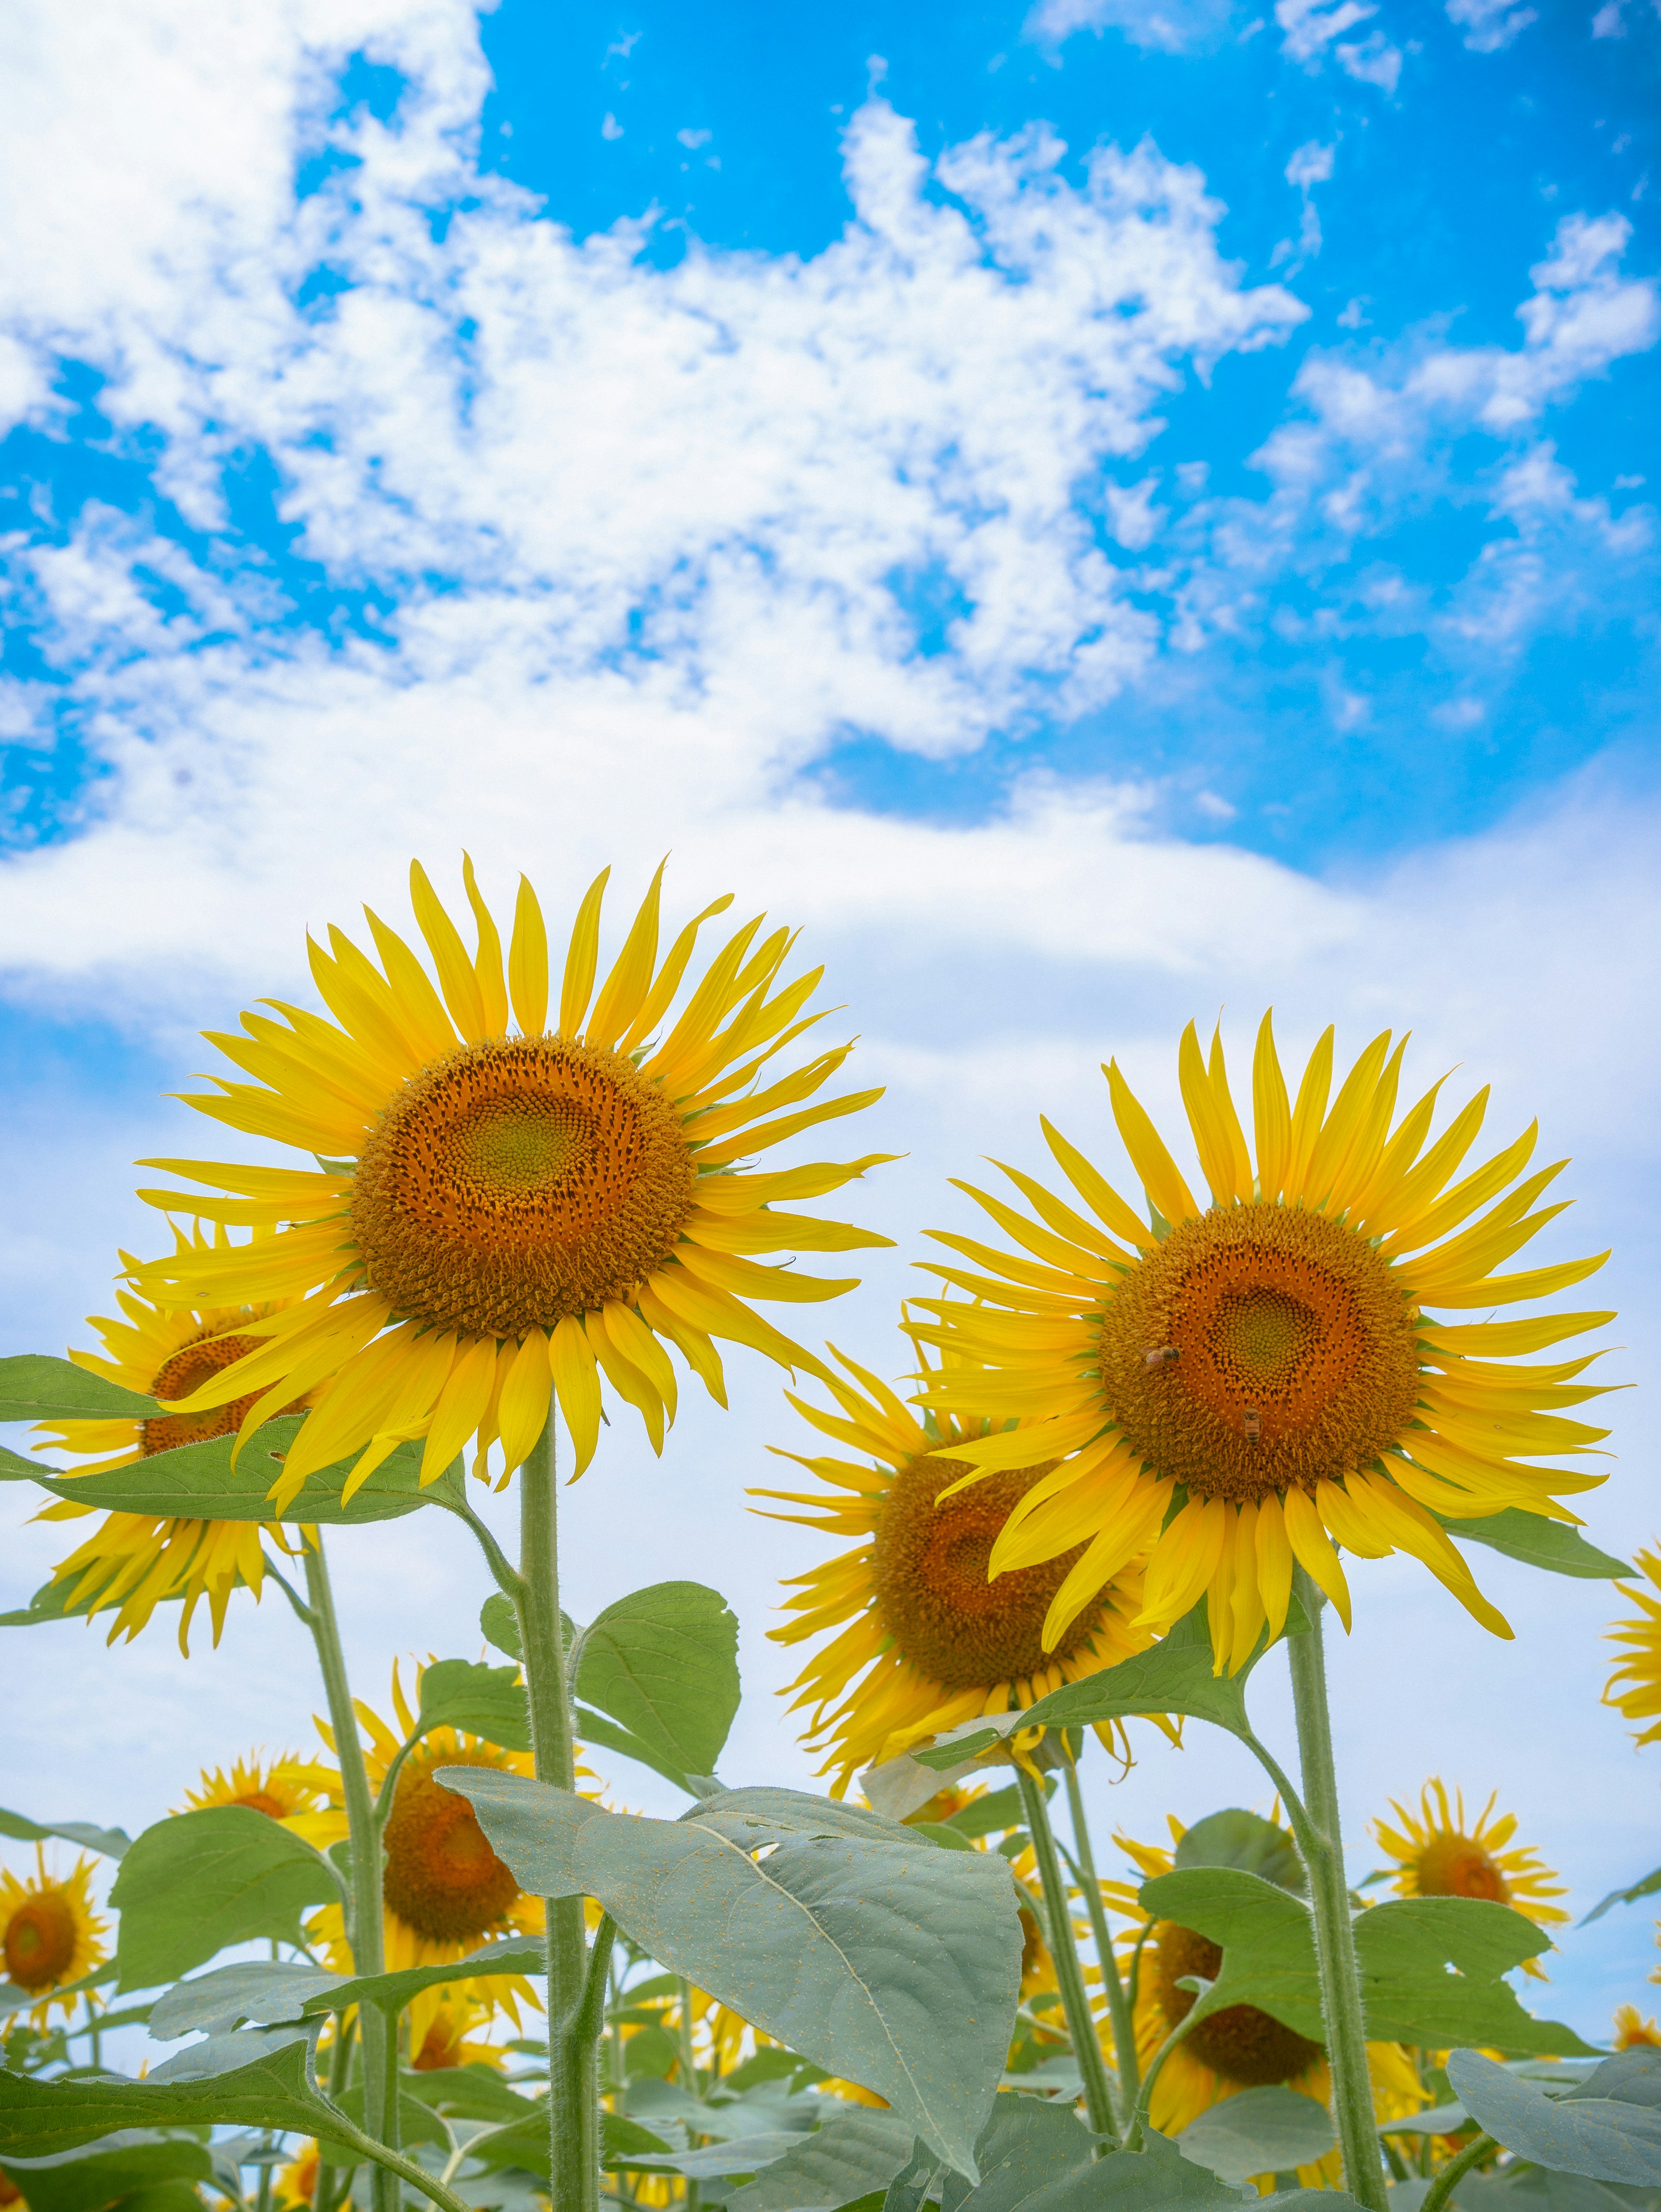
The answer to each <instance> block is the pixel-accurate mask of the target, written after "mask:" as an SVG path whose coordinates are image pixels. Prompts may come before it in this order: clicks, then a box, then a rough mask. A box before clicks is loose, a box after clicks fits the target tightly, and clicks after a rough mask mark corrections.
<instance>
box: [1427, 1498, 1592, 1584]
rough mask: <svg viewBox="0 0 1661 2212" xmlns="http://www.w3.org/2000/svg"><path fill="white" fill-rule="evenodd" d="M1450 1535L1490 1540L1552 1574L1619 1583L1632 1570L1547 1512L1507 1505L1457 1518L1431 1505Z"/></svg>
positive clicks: (1494, 1546)
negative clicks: (1479, 1515) (1468, 1518)
mask: <svg viewBox="0 0 1661 2212" xmlns="http://www.w3.org/2000/svg"><path fill="white" fill-rule="evenodd" d="M1432 1511H1433V1518H1434V1519H1436V1520H1438V1521H1439V1522H1441V1524H1442V1526H1443V1527H1444V1528H1445V1529H1446V1530H1447V1532H1448V1534H1449V1535H1450V1536H1457V1538H1458V1539H1459V1540H1460V1541H1461V1542H1462V1543H1471V1544H1486V1545H1488V1547H1489V1548H1490V1549H1491V1550H1493V1551H1495V1552H1503V1553H1505V1555H1506V1558H1507V1559H1521V1560H1522V1561H1523V1562H1524V1565H1528V1566H1530V1567H1540V1568H1542V1569H1543V1570H1544V1571H1545V1572H1546V1573H1548V1574H1553V1575H1574V1576H1578V1577H1580V1578H1581V1579H1583V1580H1585V1581H1589V1582H1620V1581H1621V1580H1623V1579H1624V1578H1625V1577H1627V1576H1628V1575H1630V1574H1631V1573H1632V1569H1631V1567H1630V1566H1629V1565H1628V1564H1627V1562H1626V1560H1624V1559H1611V1558H1610V1557H1609V1553H1607V1552H1600V1551H1599V1550H1598V1549H1597V1547H1596V1546H1595V1545H1592V1544H1589V1543H1588V1542H1587V1541H1586V1540H1585V1537H1584V1536H1583V1535H1582V1534H1580V1531H1579V1529H1578V1528H1570V1527H1569V1525H1568V1523H1567V1522H1565V1521H1548V1520H1547V1518H1546V1517H1545V1516H1544V1514H1542V1513H1524V1510H1522V1508H1521V1507H1520V1506H1518V1505H1508V1506H1506V1510H1505V1511H1504V1512H1503V1513H1489V1514H1487V1515H1485V1516H1483V1517H1482V1519H1480V1520H1476V1521H1452V1520H1450V1519H1449V1518H1448V1516H1447V1515H1446V1514H1445V1513H1437V1512H1435V1511H1434V1509H1432Z"/></svg>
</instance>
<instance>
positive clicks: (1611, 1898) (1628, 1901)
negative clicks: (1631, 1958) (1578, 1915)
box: [1580, 1867, 1661, 1928]
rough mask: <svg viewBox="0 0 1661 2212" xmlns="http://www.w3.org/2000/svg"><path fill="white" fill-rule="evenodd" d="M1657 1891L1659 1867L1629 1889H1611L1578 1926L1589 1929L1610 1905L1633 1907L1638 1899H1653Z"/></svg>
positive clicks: (1659, 1882) (1659, 1881)
mask: <svg viewBox="0 0 1661 2212" xmlns="http://www.w3.org/2000/svg"><path fill="white" fill-rule="evenodd" d="M1658 1889H1661V1867H1657V1869H1655V1872H1654V1873H1653V1874H1646V1875H1645V1876H1644V1879H1643V1880H1642V1881H1635V1882H1634V1884H1633V1885H1632V1887H1631V1888H1630V1889H1612V1890H1611V1891H1610V1892H1609V1895H1608V1896H1607V1897H1606V1898H1603V1899H1601V1901H1600V1902H1599V1903H1597V1905H1593V1907H1592V1908H1591V1911H1590V1912H1589V1913H1588V1914H1587V1915H1586V1917H1585V1919H1584V1920H1583V1921H1582V1922H1581V1923H1580V1925H1581V1926H1582V1927H1583V1928H1590V1927H1591V1923H1592V1922H1593V1921H1594V1920H1601V1919H1602V1918H1603V1915H1604V1914H1605V1913H1606V1912H1607V1911H1609V1907H1610V1905H1635V1904H1636V1903H1637V1901H1638V1899H1640V1897H1653V1896H1654V1894H1655V1893H1656V1891H1657V1890H1658Z"/></svg>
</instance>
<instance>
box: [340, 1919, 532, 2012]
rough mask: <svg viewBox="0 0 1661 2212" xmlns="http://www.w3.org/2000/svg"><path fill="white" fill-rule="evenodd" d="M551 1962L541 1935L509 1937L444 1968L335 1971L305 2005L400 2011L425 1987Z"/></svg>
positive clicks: (525, 1971) (527, 1970)
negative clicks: (349, 1972) (362, 1971)
mask: <svg viewBox="0 0 1661 2212" xmlns="http://www.w3.org/2000/svg"><path fill="white" fill-rule="evenodd" d="M547 1963H548V1961H547V1957H546V1954H545V1951H544V1948H543V1942H542V1938H541V1937H540V1936H508V1937H507V1938H505V1939H504V1940H503V1941H502V1942H500V1943H487V1944H486V1945H485V1947H484V1949H483V1950H482V1951H473V1952H471V1953H470V1954H468V1956H467V1957H466V1958H465V1959H452V1960H448V1961H447V1963H446V1964H445V1965H443V1966H405V1967H403V1968H402V1969H401V1970H400V1971H399V1972H397V1973H395V1974H353V1975H346V1974H332V1975H331V1976H330V1977H329V1978H328V1984H327V1986H326V1988H320V1989H319V1991H318V1993H317V1994H316V1995H315V1996H311V1997H308V1998H307V2001H306V2004H305V2012H306V2014H307V2017H309V2016H310V2015H313V2014H314V2013H320V2012H344V2011H345V2010H346V2009H347V2008H348V2007H349V2006H351V2005H355V2004H377V2005H379V2006H380V2008H381V2009H382V2011H384V2012H386V2013H388V2014H397V2013H400V2012H402V2011H403V2009H404V2008H405V2005H406V2004H408V2003H409V2002H410V2001H411V1998H412V1997H416V1996H419V1995H420V1994H421V1992H422V1990H435V1989H439V1988H441V1987H442V1986H443V1984H446V1983H447V1982H455V1981H460V1980H462V1979H464V1978H465V1979H467V1980H472V1978H473V1977H474V1976H476V1975H478V1974H540V1973H543V1972H545V1971H546V1968H547Z"/></svg>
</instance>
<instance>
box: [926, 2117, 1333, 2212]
mask: <svg viewBox="0 0 1661 2212" xmlns="http://www.w3.org/2000/svg"><path fill="white" fill-rule="evenodd" d="M1265 2201H1267V2202H1269V2203H1272V2202H1273V2199H1272V2198H1271V2199H1268V2200H1264V2199H1262V2198H1259V2197H1249V2198H1248V2197H1243V2196H1242V2195H1241V2192H1240V2191H1238V2190H1237V2189H1231V2188H1230V2187H1229V2186H1228V2185H1227V2183H1226V2182H1223V2181H1219V2180H1218V2179H1217V2177H1216V2175H1215V2174H1214V2173H1213V2172H1210V2171H1209V2170H1208V2168H1207V2167H1205V2166H1196V2164H1195V2163H1194V2162H1193V2160H1191V2159H1186V2158H1184V2157H1183V2154H1182V2153H1181V2152H1180V2151H1179V2150H1178V2149H1177V2146H1176V2145H1175V2144H1174V2143H1172V2142H1167V2141H1166V2139H1165V2136H1160V2135H1155V2134H1153V2133H1152V2132H1150V2133H1149V2135H1148V2136H1147V2147H1146V2148H1144V2149H1142V2150H1141V2151H1118V2152H1116V2153H1115V2154H1113V2155H1112V2156H1111V2157H1110V2158H1104V2159H1098V2160H1097V2162H1096V2164H1095V2165H1094V2166H1079V2167H1077V2168H1075V2169H1074V2171H1073V2172H1070V2173H1066V2174H1062V2176H1061V2177H1060V2178H1059V2179H1056V2180H1054V2181H1050V2182H1048V2183H1046V2184H1045V2185H1044V2186H1043V2187H1042V2188H1040V2189H1037V2190H1035V2191H1033V2192H1032V2194H1031V2196H1029V2197H1023V2198H1022V2199H1021V2203H1020V2208H1019V2212H1238V2207H1239V2206H1240V2205H1241V2204H1242V2203H1250V2205H1251V2206H1252V2208H1253V2212H1257V2208H1258V2207H1259V2206H1260V2205H1261V2204H1262V2203H1264V2202H1265ZM1333 2202H1334V2203H1335V2204H1338V2205H1342V2202H1343V2200H1342V2198H1334V2199H1333ZM963 2212H979V2208H978V2207H977V2205H976V2204H975V2199H974V2197H967V2198H965V2200H964V2207H963ZM1009 2212H1015V2208H1014V2207H1013V2206H1012V2207H1011V2208H1009Z"/></svg>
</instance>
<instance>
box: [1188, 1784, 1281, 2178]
mask: <svg viewBox="0 0 1661 2212" xmlns="http://www.w3.org/2000/svg"><path fill="white" fill-rule="evenodd" d="M1175 1860H1176V1865H1177V1868H1178V1869H1182V1868H1185V1867H1208V1866H1211V1867H1224V1866H1226V1867H1241V1868H1243V1869H1244V1870H1245V1872H1246V1873H1247V1874H1255V1875H1262V1878H1263V1880H1264V1881H1272V1882H1273V1883H1274V1884H1275V1887H1276V1888H1277V1889H1286V1890H1291V1891H1293V1892H1294V1893H1298V1894H1301V1893H1302V1892H1303V1890H1304V1887H1305V1877H1304V1863H1303V1861H1302V1860H1301V1859H1300V1858H1299V1856H1298V1846H1297V1845H1296V1844H1294V1843H1293V1840H1292V1838H1291V1837H1290V1836H1289V1835H1288V1834H1287V1832H1286V1830H1285V1829H1284V1828H1277V1827H1276V1826H1275V1823H1274V1821H1273V1820H1264V1819H1262V1816H1261V1815H1260V1814H1256V1813H1246V1812H1243V1811H1241V1810H1240V1809H1239V1808H1238V1807H1234V1808H1231V1809H1230V1810H1229V1811H1227V1812H1226V1813H1211V1814H1208V1815H1207V1816H1206V1818H1205V1819H1204V1820H1196V1822H1195V1823H1194V1826H1192V1827H1191V1828H1190V1829H1189V1831H1188V1832H1187V1834H1186V1835H1184V1836H1183V1839H1182V1841H1181V1842H1180V1843H1179V1844H1177V1850H1176V1854H1175ZM1307 2102H1308V2100H1307V2098H1305V2103H1307ZM1297 2163H1298V2164H1299V2165H1300V2166H1306V2165H1308V2163H1309V2160H1307V2159H1299V2160H1298V2161H1297ZM1262 2170H1263V2169H1262V2168H1261V2167H1259V2168H1258V2171H1259V2172H1262Z"/></svg>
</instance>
